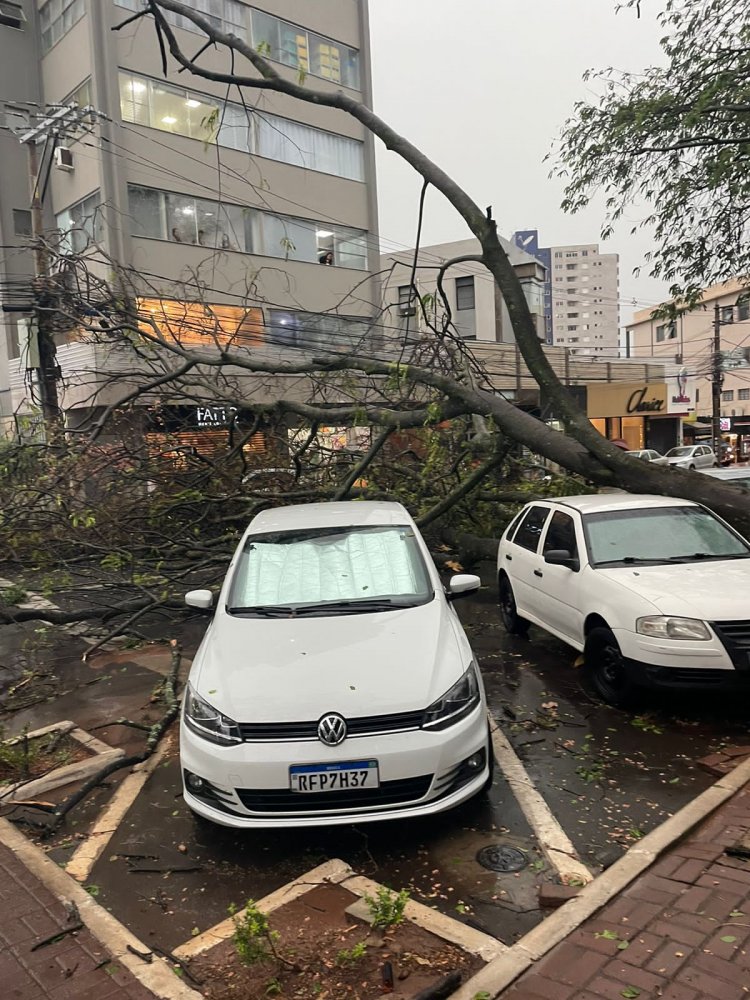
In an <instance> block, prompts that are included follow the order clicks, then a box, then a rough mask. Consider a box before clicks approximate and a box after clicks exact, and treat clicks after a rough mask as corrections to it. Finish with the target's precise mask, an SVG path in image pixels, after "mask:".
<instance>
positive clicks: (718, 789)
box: [451, 759, 750, 1000]
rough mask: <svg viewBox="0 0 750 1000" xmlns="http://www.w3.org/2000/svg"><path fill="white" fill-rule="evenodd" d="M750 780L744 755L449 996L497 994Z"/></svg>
mask: <svg viewBox="0 0 750 1000" xmlns="http://www.w3.org/2000/svg"><path fill="white" fill-rule="evenodd" d="M748 782H750V759H748V760H746V761H743V763H742V764H739V765H738V766H737V767H736V768H735V769H734V771H732V772H731V773H730V774H727V775H725V776H724V777H723V778H720V779H719V781H717V782H716V783H715V784H713V785H711V787H710V788H707V789H706V790H705V792H702V793H701V794H700V795H699V796H698V797H697V798H695V799H693V800H692V802H688V804H687V805H686V806H684V807H683V808H682V809H680V810H679V812H676V813H675V814H674V816H671V817H670V818H669V819H668V820H665V821H664V822H663V823H661V824H660V825H659V826H657V827H656V829H655V830H652V831H651V833H648V834H646V836H645V837H644V838H643V839H642V840H640V841H639V842H638V843H637V845H633V847H631V848H630V849H629V850H628V851H627V853H625V854H624V855H623V856H622V857H621V858H620V860H619V861H616V862H615V864H613V865H612V867H611V868H608V869H607V871H606V872H604V873H603V874H602V875H599V877H598V878H596V879H595V880H594V881H593V882H590V883H589V884H588V885H587V886H585V887H584V888H583V889H582V890H581V892H580V893H579V894H578V896H576V897H575V899H571V900H570V901H569V902H567V903H565V904H564V905H563V906H561V907H560V908H559V909H558V910H556V911H555V912H554V913H553V914H552V915H551V916H549V917H547V919H546V920H544V921H543V922H542V923H541V924H538V925H537V926H536V927H535V928H534V929H533V930H531V931H529V933H528V934H525V935H524V936H523V937H522V938H520V940H518V941H517V942H516V943H515V944H514V945H513V946H512V947H511V948H509V949H508V950H507V951H506V952H505V953H504V954H502V955H500V956H499V957H498V958H496V959H494V960H493V961H492V962H490V963H489V964H488V965H486V966H485V967H484V968H483V969H481V970H480V971H479V972H478V973H477V974H476V975H475V976H473V977H472V978H471V979H470V980H468V982H466V983H464V985H463V986H461V987H460V989H458V990H457V991H456V992H455V993H453V994H451V1000H474V998H475V997H476V995H477V993H486V994H487V996H488V997H490V998H493V997H498V996H500V994H501V993H502V991H503V990H505V989H506V988H507V987H508V986H510V985H511V984H512V983H513V982H514V981H515V980H516V979H518V977H519V976H520V975H522V974H523V973H524V972H526V971H527V970H528V969H529V968H530V967H531V966H532V965H534V963H535V962H537V961H539V959H540V958H543V957H544V956H545V955H546V954H547V953H548V952H549V951H551V950H552V949H553V948H554V947H555V946H556V945H558V944H560V942H561V941H564V940H565V938H566V937H568V935H569V934H571V933H572V932H573V931H575V930H577V928H578V927H580V925H581V924H582V923H583V922H584V920H588V918H589V917H591V916H593V915H594V914H595V913H596V912H597V911H598V910H600V909H601V908H602V907H603V906H605V905H606V904H607V903H608V902H609V901H610V900H611V899H612V898H613V897H614V896H616V895H617V893H618V892H621V891H622V890H623V889H625V888H626V887H627V886H628V885H630V883H631V882H634V881H635V879H637V878H638V876H639V875H642V874H643V872H645V871H646V870H647V869H648V868H650V867H651V865H652V864H654V862H655V861H656V860H657V859H658V858H659V857H660V856H661V855H662V854H663V853H664V852H665V851H666V850H667V849H668V848H669V847H671V846H672V845H673V844H674V843H675V842H676V841H678V840H680V839H681V838H682V837H684V836H685V834H686V833H688V832H689V831H690V830H692V829H693V828H694V827H696V826H697V825H698V824H699V823H700V822H702V821H703V820H704V819H705V818H706V817H707V816H709V815H710V814H711V813H712V812H714V811H715V810H716V809H718V808H719V806H721V805H723V804H724V803H725V802H727V801H728V800H729V799H731V798H732V796H733V795H735V794H736V793H737V792H738V791H740V789H741V788H743V787H744V786H745V785H746V784H747V783H748Z"/></svg>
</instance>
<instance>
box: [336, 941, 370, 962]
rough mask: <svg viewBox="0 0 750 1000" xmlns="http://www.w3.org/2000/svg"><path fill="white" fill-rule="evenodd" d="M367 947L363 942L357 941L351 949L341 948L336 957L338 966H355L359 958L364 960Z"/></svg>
mask: <svg viewBox="0 0 750 1000" xmlns="http://www.w3.org/2000/svg"><path fill="white" fill-rule="evenodd" d="M366 951H367V945H366V944H365V942H364V941H359V942H358V943H357V944H355V945H354V946H353V947H351V948H348V949H347V948H342V949H341V951H340V952H339V953H338V955H337V956H336V962H337V963H338V965H356V963H357V962H358V961H359V960H360V958H364V956H365V952H366Z"/></svg>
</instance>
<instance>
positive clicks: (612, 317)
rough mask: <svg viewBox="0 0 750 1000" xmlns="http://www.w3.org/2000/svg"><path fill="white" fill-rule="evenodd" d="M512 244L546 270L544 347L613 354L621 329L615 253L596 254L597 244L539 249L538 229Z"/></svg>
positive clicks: (522, 234)
mask: <svg viewBox="0 0 750 1000" xmlns="http://www.w3.org/2000/svg"><path fill="white" fill-rule="evenodd" d="M513 242H514V243H515V245H516V246H517V247H519V248H520V249H521V250H525V251H526V253H529V254H532V256H534V257H536V259H537V260H538V261H539V262H540V263H541V264H543V265H544V267H545V268H546V271H547V277H546V283H545V289H544V321H545V334H546V339H547V343H548V344H555V345H557V346H561V347H567V348H569V349H570V350H571V351H572V352H575V353H576V354H589V355H609V356H616V355H617V354H618V350H619V327H620V307H619V299H620V278H619V257H618V255H617V254H616V253H600V252H599V244H598V243H579V244H573V245H571V246H556V247H540V246H539V233H538V231H537V230H536V229H528V230H521V231H520V232H517V233H514V234H513Z"/></svg>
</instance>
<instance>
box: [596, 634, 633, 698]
mask: <svg viewBox="0 0 750 1000" xmlns="http://www.w3.org/2000/svg"><path fill="white" fill-rule="evenodd" d="M583 659H584V665H585V669H586V674H587V676H588V678H589V679H590V681H591V685H592V686H593V688H594V690H595V691H596V693H597V694H598V695H599V697H600V698H601V699H602V700H603V701H606V702H607V703H608V704H609V705H614V706H615V707H616V708H627V707H628V706H630V705H632V704H633V703H634V702H635V700H636V697H637V694H638V688H637V686H636V684H635V683H634V681H633V677H632V672H631V670H630V667H629V665H628V661H627V660H626V659H625V657H624V656H623V655H622V652H621V650H620V647H619V645H618V643H617V639H615V636H614V633H613V632H612V630H611V629H609V628H606V627H601V628H594V629H592V630H591V631H590V632H589V634H588V636H587V637H586V646H585V648H584V651H583Z"/></svg>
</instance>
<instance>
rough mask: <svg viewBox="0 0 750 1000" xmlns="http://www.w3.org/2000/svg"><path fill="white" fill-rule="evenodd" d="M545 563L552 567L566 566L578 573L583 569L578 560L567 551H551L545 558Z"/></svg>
mask: <svg viewBox="0 0 750 1000" xmlns="http://www.w3.org/2000/svg"><path fill="white" fill-rule="evenodd" d="M544 561H545V562H546V563H549V565H550V566H566V567H567V568H568V569H572V570H575V571H576V572H577V571H578V570H579V569H580V568H581V564H580V562H579V561H578V559H577V558H574V557H573V556H572V555H571V554H570V552H569V551H568V550H567V549H550V550H549V552H547V553H546V554H545V556H544Z"/></svg>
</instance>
